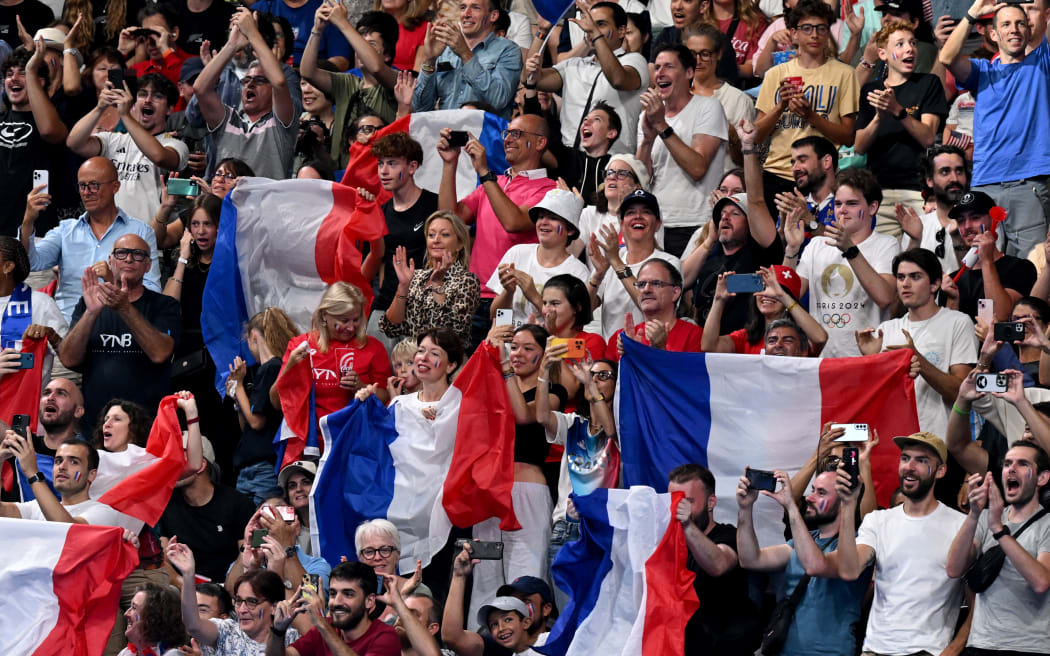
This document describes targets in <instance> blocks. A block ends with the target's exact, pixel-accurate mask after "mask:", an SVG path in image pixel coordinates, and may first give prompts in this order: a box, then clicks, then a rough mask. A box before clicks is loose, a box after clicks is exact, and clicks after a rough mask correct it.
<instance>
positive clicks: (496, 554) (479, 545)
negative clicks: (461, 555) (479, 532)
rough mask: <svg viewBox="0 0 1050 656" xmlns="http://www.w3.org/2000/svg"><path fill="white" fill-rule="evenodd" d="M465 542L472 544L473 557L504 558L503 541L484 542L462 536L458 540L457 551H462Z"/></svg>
mask: <svg viewBox="0 0 1050 656" xmlns="http://www.w3.org/2000/svg"><path fill="white" fill-rule="evenodd" d="M464 544H469V545H470V548H471V552H470V553H471V557H472V558H477V559H478V560H503V543H502V542H484V541H481V540H468V539H466V538H460V539H459V540H456V551H462V550H463V545H464Z"/></svg>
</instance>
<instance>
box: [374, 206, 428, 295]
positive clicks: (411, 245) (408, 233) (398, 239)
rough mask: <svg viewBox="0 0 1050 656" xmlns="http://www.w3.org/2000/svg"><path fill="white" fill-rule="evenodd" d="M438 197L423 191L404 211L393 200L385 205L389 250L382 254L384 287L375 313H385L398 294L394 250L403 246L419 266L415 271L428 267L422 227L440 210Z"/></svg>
mask: <svg viewBox="0 0 1050 656" xmlns="http://www.w3.org/2000/svg"><path fill="white" fill-rule="evenodd" d="M437 205H438V197H437V194H435V193H434V192H432V191H427V190H426V189H424V190H423V193H421V194H420V195H419V198H418V199H417V200H416V204H415V205H413V206H412V207H410V208H408V209H407V210H405V211H404V212H398V211H397V210H395V209H394V201H393V199H391V200H388V201H387V202H386V203H384V204H383V216H384V217H386V229H387V231H388V232H387V235H386V236H385V237H383V244H384V245H385V246H386V250H385V252H384V254H383V285H382V287H380V288H379V294H377V295H376V298H375V301H373V302H372V310H373V311H375V310H386V309H387V308H388V307H390V304H391V303H393V302H394V295H395V294H396V293H397V272H396V271H394V251H395V250H396V249H397V247H398V246H404V247H405V251H406V256H407V258H408V259H409V260H412V261H413V262H415V263H416V270H420V269H423V268H424V267H426V259H427V239H426V235H425V234H424V233H423V226H424V225H425V224H426V222H427V219H428V218H430V215H431V214H433V213H434V212H436V211H437V208H438V206H437Z"/></svg>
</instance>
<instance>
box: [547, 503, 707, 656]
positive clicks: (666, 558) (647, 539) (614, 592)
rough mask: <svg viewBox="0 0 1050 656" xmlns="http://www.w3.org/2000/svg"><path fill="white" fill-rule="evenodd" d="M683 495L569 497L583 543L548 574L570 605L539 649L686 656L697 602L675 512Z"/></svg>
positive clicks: (553, 654)
mask: <svg viewBox="0 0 1050 656" xmlns="http://www.w3.org/2000/svg"><path fill="white" fill-rule="evenodd" d="M682 498H684V495H683V494H682V493H681V492H675V493H674V494H667V493H664V494H659V493H657V492H656V491H655V490H653V489H652V488H651V487H644V486H636V487H632V488H630V489H628V490H617V489H599V490H595V491H594V492H593V493H591V494H588V495H587V496H583V497H578V496H574V497H573V502H574V504H575V505H576V511H577V512H578V513H579V515H580V539H579V540H577V541H575V542H569V543H567V544H566V545H565V546H563V547H562V548H561V550H560V551H558V556H557V557H556V558H555V559H554V565H553V567H552V570H553V572H554V581H555V583H556V584H557V585H558V587H559V588H561V589H562V590H565V591H566V592H568V594H569V597H570V599H571V600H570V601H569V603H568V605H566V607H565V608H564V609H562V612H561V614H560V615H559V617H558V621H557V623H555V625H554V628H553V629H551V633H550V636H549V637H548V638H547V642H546V643H545V644H544V646H542V647H537V648H536V650H537V651H539V652H541V653H544V654H547V655H548V656H577V655H578V656H591V655H592V654H602V656H683V654H684V651H685V625H686V624H687V623H688V622H689V618H690V617H692V615H693V613H694V612H696V609H697V608H699V607H700V602H699V600H698V599H697V597H696V592H695V591H694V590H693V579H694V575H693V573H692V572H691V571H689V569H688V568H687V567H686V561H687V557H688V547H687V546H686V542H685V532H684V531H683V530H682V525H681V523H679V522H678V521H677V520H676V519H675V516H674V515H675V514H674V508H675V506H676V505H677V504H678V502H679V501H680V500H681V499H682Z"/></svg>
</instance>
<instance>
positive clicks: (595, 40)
mask: <svg viewBox="0 0 1050 656" xmlns="http://www.w3.org/2000/svg"><path fill="white" fill-rule="evenodd" d="M576 8H577V9H578V10H579V12H578V13H577V16H579V18H570V19H568V21H569V22H570V23H576V24H577V25H578V26H579V27H580V29H581V30H583V33H584V38H585V39H587V41H589V42H590V43H591V45H592V47H593V48H594V56H595V58H596V59H597V60H598V64H599V65H600V66H601V68H602V74H603V75H605V78H606V79H607V80H608V81H609V84H610V85H612V87H613V88H614V89H616V90H617V91H635V90H637V89H639V88H640V87H641V86H642V76H641V75H639V74H638V71H636V70H635V69H634V68H632V67H630V66H624V65H623V64H622V63H621V62H620V58H619V57H617V56H616V55H615V54H614V53H613V49H612V46H611V45H610V44H609V39H608V35H607V34H606V33H605V32H603V31H602V27H601V26H599V25H597V24H596V23H595V22H594V17H593V16H592V15H591V4H590V3H589V2H586V1H585V0H576ZM611 27H612V29H613V30H615V29H616V26H615V25H612V26H611Z"/></svg>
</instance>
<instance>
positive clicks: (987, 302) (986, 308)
mask: <svg viewBox="0 0 1050 656" xmlns="http://www.w3.org/2000/svg"><path fill="white" fill-rule="evenodd" d="M977 318H978V319H980V320H981V321H983V322H984V325H986V326H988V328H991V327H992V325H993V324H994V323H995V303H994V302H993V301H992V299H990V298H979V299H977Z"/></svg>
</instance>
